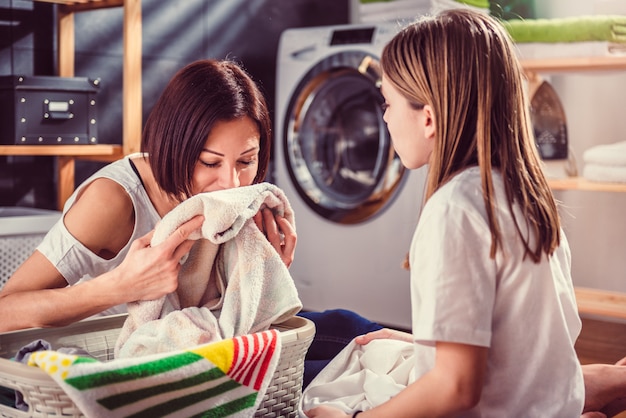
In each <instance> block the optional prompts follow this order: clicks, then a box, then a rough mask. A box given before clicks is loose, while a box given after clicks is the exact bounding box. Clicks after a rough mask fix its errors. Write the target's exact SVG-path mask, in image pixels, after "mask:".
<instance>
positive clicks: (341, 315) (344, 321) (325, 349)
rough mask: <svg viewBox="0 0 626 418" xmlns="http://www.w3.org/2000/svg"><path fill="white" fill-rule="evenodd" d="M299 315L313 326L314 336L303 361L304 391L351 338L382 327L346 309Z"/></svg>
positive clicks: (301, 313)
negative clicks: (308, 320) (313, 324)
mask: <svg viewBox="0 0 626 418" xmlns="http://www.w3.org/2000/svg"><path fill="white" fill-rule="evenodd" d="M298 315H299V316H302V317H304V318H307V319H310V320H311V321H313V323H315V337H314V338H313V342H312V343H311V346H310V347H309V351H308V352H307V354H306V357H305V359H304V381H303V384H302V388H303V389H304V388H305V387H307V386H308V384H309V383H310V382H311V380H313V378H314V377H315V376H317V374H318V373H319V372H320V371H321V370H322V369H323V368H324V367H325V366H326V365H327V364H328V363H329V362H330V360H332V359H333V357H335V356H336V355H337V354H338V353H339V352H340V351H341V350H342V349H343V348H344V347H345V346H346V345H348V343H349V342H350V341H352V339H354V337H357V336H359V335H363V334H367V333H368V332H371V331H376V330H378V329H381V328H382V326H381V325H379V324H377V323H375V322H372V321H370V320H369V319H366V318H364V317H362V316H360V315H359V314H357V313H355V312H352V311H348V310H345V309H333V310H327V311H323V312H300V313H299V314H298Z"/></svg>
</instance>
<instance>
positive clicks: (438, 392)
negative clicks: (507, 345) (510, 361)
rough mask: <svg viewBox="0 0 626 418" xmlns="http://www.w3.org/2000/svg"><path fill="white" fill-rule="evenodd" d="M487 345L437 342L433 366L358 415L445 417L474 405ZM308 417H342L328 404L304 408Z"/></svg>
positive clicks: (479, 389)
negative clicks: (389, 397) (386, 398)
mask: <svg viewBox="0 0 626 418" xmlns="http://www.w3.org/2000/svg"><path fill="white" fill-rule="evenodd" d="M487 350H488V349H487V348H486V347H478V346H473V345H466V344H456V343H442V342H438V343H437V354H436V356H435V366H434V367H433V369H432V370H430V371H429V372H427V373H426V374H425V375H424V376H422V377H421V378H420V379H418V380H416V381H415V382H413V383H412V384H410V385H409V386H407V387H406V389H404V390H403V391H402V392H400V393H399V394H397V395H396V396H394V397H393V398H391V399H390V400H389V401H387V402H385V403H384V404H382V405H379V406H377V407H376V408H373V409H371V410H368V411H364V412H362V413H360V414H359V415H358V418H373V417H394V418H417V417H428V418H432V417H445V416H454V415H456V414H458V413H460V412H463V411H467V410H469V409H471V408H472V407H474V406H475V405H476V404H477V403H478V401H479V399H480V395H481V393H482V387H483V383H484V376H485V372H486V368H487ZM306 413H307V416H308V417H311V418H313V417H346V416H349V415H346V414H344V413H343V412H341V411H338V410H336V409H333V408H329V407H318V408H314V409H312V410H310V411H307V412H306Z"/></svg>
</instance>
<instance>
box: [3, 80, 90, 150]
mask: <svg viewBox="0 0 626 418" xmlns="http://www.w3.org/2000/svg"><path fill="white" fill-rule="evenodd" d="M99 86H100V79H89V78H85V77H71V78H70V77H51V76H20V75H9V76H1V77H0V144H4V145H77V144H97V143H98V135H97V127H98V123H97V121H98V119H97V115H96V108H97V106H96V104H97V100H96V95H97V93H98V89H99Z"/></svg>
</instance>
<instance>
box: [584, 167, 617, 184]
mask: <svg viewBox="0 0 626 418" xmlns="http://www.w3.org/2000/svg"><path fill="white" fill-rule="evenodd" d="M583 177H584V178H586V179H587V180H590V181H597V182H602V183H626V166H610V165H603V164H591V163H587V164H585V165H584V167H583Z"/></svg>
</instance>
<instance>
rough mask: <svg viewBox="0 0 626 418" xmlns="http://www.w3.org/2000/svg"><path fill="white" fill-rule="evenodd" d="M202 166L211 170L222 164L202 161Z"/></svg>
mask: <svg viewBox="0 0 626 418" xmlns="http://www.w3.org/2000/svg"><path fill="white" fill-rule="evenodd" d="M200 164H202V165H203V166H205V167H209V168H215V167H219V165H220V163H207V162H204V161H200Z"/></svg>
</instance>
